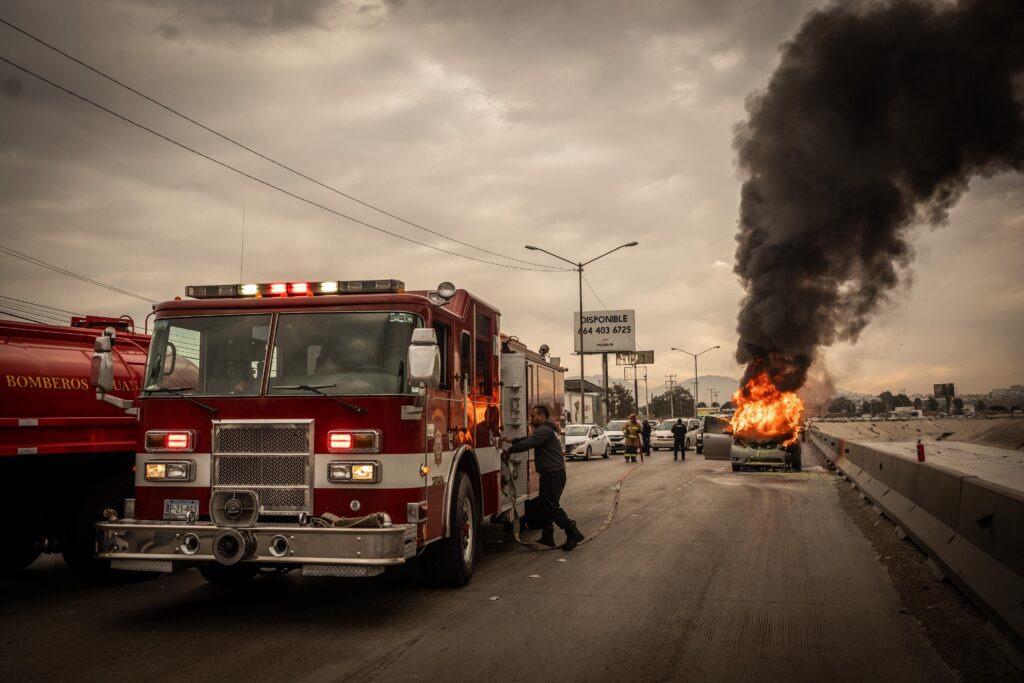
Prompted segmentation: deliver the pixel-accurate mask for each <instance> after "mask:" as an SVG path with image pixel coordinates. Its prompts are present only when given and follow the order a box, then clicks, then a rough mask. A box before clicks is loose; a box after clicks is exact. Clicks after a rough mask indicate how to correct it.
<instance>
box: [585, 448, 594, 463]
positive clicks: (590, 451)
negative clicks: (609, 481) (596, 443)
mask: <svg viewBox="0 0 1024 683" xmlns="http://www.w3.org/2000/svg"><path fill="white" fill-rule="evenodd" d="M593 454H594V450H593V449H592V448H591V447H590V446H587V454H586V455H584V456H583V459H584V460H590V456H592V455H593Z"/></svg>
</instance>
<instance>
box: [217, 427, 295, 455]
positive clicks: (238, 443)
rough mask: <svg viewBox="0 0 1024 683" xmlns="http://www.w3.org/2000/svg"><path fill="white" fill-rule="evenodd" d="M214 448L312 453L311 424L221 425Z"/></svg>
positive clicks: (238, 450) (224, 451)
mask: <svg viewBox="0 0 1024 683" xmlns="http://www.w3.org/2000/svg"><path fill="white" fill-rule="evenodd" d="M214 450H215V451H216V452H218V453H309V426H308V425H281V426H277V425H273V426H271V425H245V426H240V427H234V426H232V427H228V426H221V428H220V429H218V430H217V440H216V444H215V445H214Z"/></svg>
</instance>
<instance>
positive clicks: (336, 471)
mask: <svg viewBox="0 0 1024 683" xmlns="http://www.w3.org/2000/svg"><path fill="white" fill-rule="evenodd" d="M327 479H328V480H330V481H351V480H352V465H350V464H349V463H347V462H332V463H328V465H327Z"/></svg>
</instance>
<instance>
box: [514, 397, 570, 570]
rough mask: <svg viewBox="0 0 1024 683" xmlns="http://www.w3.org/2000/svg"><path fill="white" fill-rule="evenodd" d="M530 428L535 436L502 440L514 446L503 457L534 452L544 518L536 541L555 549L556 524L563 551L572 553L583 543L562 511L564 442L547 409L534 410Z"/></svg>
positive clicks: (539, 407)
mask: <svg viewBox="0 0 1024 683" xmlns="http://www.w3.org/2000/svg"><path fill="white" fill-rule="evenodd" d="M530 425H531V426H532V427H533V433H531V434H530V435H529V436H521V437H518V438H516V439H509V438H507V437H505V438H503V439H502V440H503V441H505V442H507V443H511V444H512V445H511V446H510V447H509V448H507V449H504V450H502V455H503V456H507V455H508V454H510V453H523V452H525V451H528V450H530V449H531V448H532V449H534V464H535V466H536V467H537V473H538V474H540V507H541V510H542V512H543V515H544V526H543V527H542V529H541V534H540V540H539V541H537V542H538V543H540V544H542V545H546V546H548V547H549V548H554V547H555V528H554V526H553V524H557V525H558V526H559V527H561V529H562V531H564V532H565V543H564V544H563V545H562V550H565V551H569V550H572V549H573V548H575V547H576V546H578V545H579V544H580V541H582V540H583V539H584V536H583V534H582V533H580V530H579V529H578V528H577V527H576V522H574V521H573V520H571V519H569V515H567V514H566V513H565V510H563V509H562V504H561V498H562V491H563V490H565V455H563V453H562V442H561V440H559V438H558V428H557V427H555V425H554V423H553V422H551V421H550V419H549V413H548V409H547V408H546V407H545V406H534V408H533V410H531V411H530Z"/></svg>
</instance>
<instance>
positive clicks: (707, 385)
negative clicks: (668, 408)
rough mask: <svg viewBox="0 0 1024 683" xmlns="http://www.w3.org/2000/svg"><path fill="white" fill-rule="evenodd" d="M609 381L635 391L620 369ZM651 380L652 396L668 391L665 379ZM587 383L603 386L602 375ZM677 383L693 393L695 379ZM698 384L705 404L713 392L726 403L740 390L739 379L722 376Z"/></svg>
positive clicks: (701, 378) (701, 379) (703, 378)
mask: <svg viewBox="0 0 1024 683" xmlns="http://www.w3.org/2000/svg"><path fill="white" fill-rule="evenodd" d="M571 378H572V377H571V376H570V377H567V378H566V379H571ZM608 379H609V381H610V382H612V383H613V384H621V385H622V386H624V387H626V388H627V389H629V390H630V392H632V391H633V382H632V380H630V381H628V382H626V381H624V380H623V379H622V371H621V369H619V377H615V376H609V378H608ZM651 380H653V377H650V378H649V379H648V391H649V392H650V395H651V396H658V395H659V394H664V393H665V392H666V391H667V390H668V387H667V386H666V385H665V383H664V377H662V378H661V380H662V381H661V382H659V383H658V384H654V382H653V381H651ZM587 381H588V382H593V383H594V384H596V385H598V386H601V375H600V374H597V375H587ZM677 381H678V386H681V387H683V388H684V389H687V390H688V391H689V392H690V393H693V377H689V378H682V377H678V378H677ZM697 382H698V384H699V385H700V386H699V388H700V396H701V398H700V400H701V401H704V402H705V403H710V402H711V396H712V394H711V391H712V390H713V391H714V392H716V395H717V397H718V398H717V400H718V402H719V403H724V402H725V401H728V400H729V399H730V398H732V395H733V392H735V391H736V389H738V388H739V380H738V379H736V378H735V377H724V376H722V375H700V376H699V377H698V378H697ZM640 396H641V398H643V397H644V386H643V382H640Z"/></svg>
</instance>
